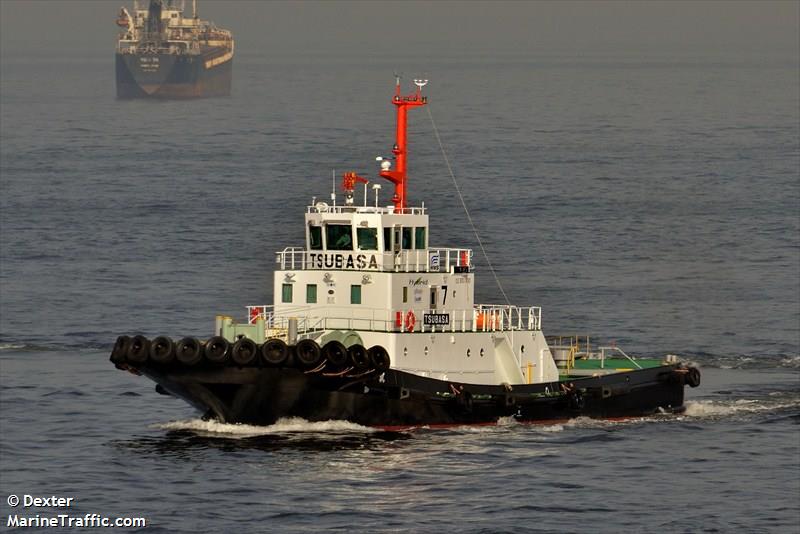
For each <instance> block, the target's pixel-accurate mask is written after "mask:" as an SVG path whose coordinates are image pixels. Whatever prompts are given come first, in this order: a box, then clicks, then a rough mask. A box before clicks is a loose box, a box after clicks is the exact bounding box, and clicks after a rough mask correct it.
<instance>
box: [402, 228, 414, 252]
mask: <svg viewBox="0 0 800 534" xmlns="http://www.w3.org/2000/svg"><path fill="white" fill-rule="evenodd" d="M412 231H413V228H403V248H404V249H410V248H413V247H412V246H411V237H412Z"/></svg>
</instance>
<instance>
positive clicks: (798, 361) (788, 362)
mask: <svg viewBox="0 0 800 534" xmlns="http://www.w3.org/2000/svg"><path fill="white" fill-rule="evenodd" d="M781 366H782V367H791V368H793V369H797V368H798V367H800V355H798V356H789V357H788V358H784V359H782V360H781Z"/></svg>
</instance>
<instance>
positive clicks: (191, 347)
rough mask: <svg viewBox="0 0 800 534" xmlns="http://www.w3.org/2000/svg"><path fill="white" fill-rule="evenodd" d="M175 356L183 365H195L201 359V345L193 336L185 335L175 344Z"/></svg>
mask: <svg viewBox="0 0 800 534" xmlns="http://www.w3.org/2000/svg"><path fill="white" fill-rule="evenodd" d="M175 357H176V358H177V359H178V361H179V362H181V363H182V364H183V365H186V366H189V367H192V366H194V365H197V364H198V363H200V362H201V361H202V360H203V345H202V344H201V343H200V340H198V339H197V338H195V337H185V338H183V339H181V340H180V341H179V342H178V344H177V345H176V346H175Z"/></svg>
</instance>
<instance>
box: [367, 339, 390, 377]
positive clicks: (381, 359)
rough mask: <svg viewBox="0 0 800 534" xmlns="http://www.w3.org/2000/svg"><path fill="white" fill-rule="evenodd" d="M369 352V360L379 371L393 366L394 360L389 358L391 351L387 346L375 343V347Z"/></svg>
mask: <svg viewBox="0 0 800 534" xmlns="http://www.w3.org/2000/svg"><path fill="white" fill-rule="evenodd" d="M367 352H368V353H369V360H370V363H371V364H372V367H374V368H375V369H377V370H378V371H386V370H388V369H389V367H391V364H392V360H391V358H389V353H388V352H387V351H386V349H385V348H383V347H381V346H380V345H375V346H374V347H370V349H369V351H367Z"/></svg>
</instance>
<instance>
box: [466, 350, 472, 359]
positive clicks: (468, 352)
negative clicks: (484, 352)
mask: <svg viewBox="0 0 800 534" xmlns="http://www.w3.org/2000/svg"><path fill="white" fill-rule="evenodd" d="M470 352H471V351H470V350H469V349H467V358H469V355H470Z"/></svg>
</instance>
